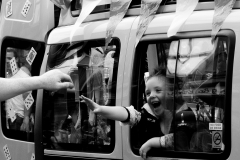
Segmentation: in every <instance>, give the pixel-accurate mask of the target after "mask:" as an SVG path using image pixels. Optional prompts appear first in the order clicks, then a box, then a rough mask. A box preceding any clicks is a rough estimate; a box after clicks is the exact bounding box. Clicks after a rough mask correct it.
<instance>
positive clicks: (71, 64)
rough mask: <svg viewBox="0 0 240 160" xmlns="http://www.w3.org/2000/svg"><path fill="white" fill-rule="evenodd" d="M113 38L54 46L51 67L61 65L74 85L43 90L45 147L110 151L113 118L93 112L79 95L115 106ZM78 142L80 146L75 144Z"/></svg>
mask: <svg viewBox="0 0 240 160" xmlns="http://www.w3.org/2000/svg"><path fill="white" fill-rule="evenodd" d="M118 45H119V44H118V42H117V41H115V40H113V41H112V43H111V44H110V45H109V46H108V48H107V49H106V50H105V48H104V41H101V40H99V41H88V42H77V43H73V44H71V45H70V44H59V45H52V46H51V47H50V51H49V58H48V65H47V67H48V70H50V69H54V68H58V69H60V70H61V71H62V72H64V73H67V74H69V75H70V76H71V78H72V80H73V83H74V88H73V89H68V90H60V91H58V92H55V93H50V92H48V91H44V98H43V103H44V105H43V106H44V108H43V120H44V122H46V123H43V124H44V125H43V133H44V135H43V136H44V138H45V147H46V148H48V149H57V150H77V151H95V152H110V151H111V150H112V149H113V145H114V121H111V120H107V119H105V118H104V117H102V116H101V115H97V114H94V113H93V112H92V111H91V110H90V109H88V107H87V106H86V104H85V103H83V102H81V99H79V96H80V95H84V96H87V97H88V98H90V99H92V100H94V101H95V102H96V103H98V104H100V105H110V106H111V105H112V106H114V105H115V92H116V76H117V66H118V55H119V46H118ZM75 145H77V146H75Z"/></svg>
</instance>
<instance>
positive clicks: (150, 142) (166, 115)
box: [81, 70, 173, 158]
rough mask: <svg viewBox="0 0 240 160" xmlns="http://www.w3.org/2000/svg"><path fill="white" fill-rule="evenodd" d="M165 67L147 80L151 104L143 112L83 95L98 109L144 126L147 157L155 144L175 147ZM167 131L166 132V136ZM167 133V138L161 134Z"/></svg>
mask: <svg viewBox="0 0 240 160" xmlns="http://www.w3.org/2000/svg"><path fill="white" fill-rule="evenodd" d="M164 72H166V71H165V70H156V71H154V73H153V74H152V75H150V77H149V78H148V79H147V81H146V90H145V92H146V97H147V104H145V105H144V106H143V107H142V111H141V112H139V111H137V110H135V109H134V107H133V106H130V107H121V106H115V107H108V106H101V105H98V104H97V103H94V102H93V101H92V100H91V99H89V98H86V97H84V96H81V98H82V99H83V100H84V102H85V103H86V104H87V106H88V107H89V108H90V109H91V110H92V111H93V112H94V113H97V114H100V115H103V116H105V117H106V118H109V119H112V120H117V121H121V122H122V123H124V124H129V125H131V126H138V127H139V128H140V133H142V136H141V140H140V141H141V145H142V146H141V148H140V151H139V152H140V155H141V156H142V157H143V158H146V154H147V152H148V151H149V150H150V148H151V147H164V148H168V147H172V146H173V136H172V134H169V131H170V127H171V122H172V113H171V112H170V111H169V110H167V109H166V107H167V91H168V90H169V82H168V79H167V78H166V76H165V73H164ZM165 135H166V136H165ZM159 137H164V138H159Z"/></svg>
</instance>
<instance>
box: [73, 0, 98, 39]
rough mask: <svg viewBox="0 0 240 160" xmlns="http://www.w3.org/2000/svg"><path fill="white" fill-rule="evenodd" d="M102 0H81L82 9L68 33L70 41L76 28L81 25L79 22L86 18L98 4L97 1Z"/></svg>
mask: <svg viewBox="0 0 240 160" xmlns="http://www.w3.org/2000/svg"><path fill="white" fill-rule="evenodd" d="M100 1H102V0H83V3H82V10H81V13H80V15H79V17H78V19H77V21H76V22H75V24H74V27H73V30H72V31H71V34H70V43H72V37H73V35H74V33H75V31H76V30H77V28H78V27H79V26H80V25H81V23H82V22H83V21H84V20H85V18H87V16H88V15H89V14H90V13H91V12H92V11H93V9H94V8H95V7H96V6H97V5H98V3H99V2H100Z"/></svg>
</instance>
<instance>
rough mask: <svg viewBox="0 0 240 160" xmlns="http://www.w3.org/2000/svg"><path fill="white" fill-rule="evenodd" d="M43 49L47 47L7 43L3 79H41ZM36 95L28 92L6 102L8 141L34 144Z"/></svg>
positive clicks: (4, 112)
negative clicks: (34, 77)
mask: <svg viewBox="0 0 240 160" xmlns="http://www.w3.org/2000/svg"><path fill="white" fill-rule="evenodd" d="M44 49H45V47H44V45H43V44H41V43H38V42H30V41H26V40H13V39H7V40H5V41H4V43H3V50H4V51H5V52H3V55H4V56H5V57H4V63H3V64H5V66H4V72H2V73H4V77H6V78H10V79H12V78H26V77H31V76H36V75H39V71H40V64H41V63H42V61H41V60H42V58H43V53H44ZM4 53H5V54H4ZM36 59H37V60H36ZM36 93H37V92H36V91H29V92H26V93H23V94H21V95H18V96H15V97H13V98H10V99H8V100H6V101H5V102H4V104H3V106H4V107H2V110H4V111H3V112H2V122H3V123H2V126H3V133H4V134H5V136H6V137H9V138H13V139H18V140H25V141H33V131H34V117H35V116H34V113H35V106H36V103H35V101H36ZM4 123H5V124H4Z"/></svg>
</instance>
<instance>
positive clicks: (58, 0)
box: [50, 0, 71, 9]
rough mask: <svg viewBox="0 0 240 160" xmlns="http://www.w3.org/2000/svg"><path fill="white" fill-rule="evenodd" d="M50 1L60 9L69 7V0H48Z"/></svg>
mask: <svg viewBox="0 0 240 160" xmlns="http://www.w3.org/2000/svg"><path fill="white" fill-rule="evenodd" d="M50 1H52V2H53V3H54V4H55V5H56V6H57V7H59V8H61V9H67V8H69V5H70V2H71V0H50Z"/></svg>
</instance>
